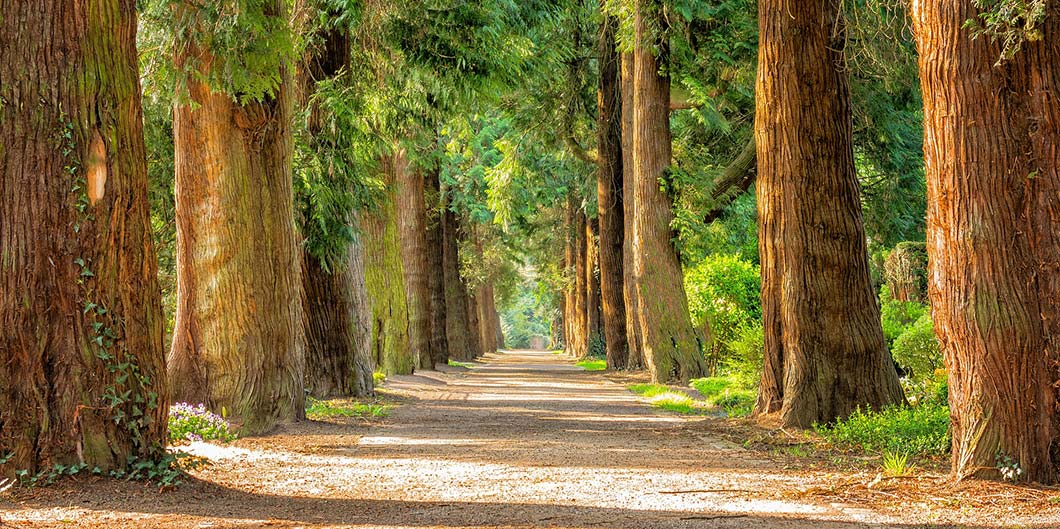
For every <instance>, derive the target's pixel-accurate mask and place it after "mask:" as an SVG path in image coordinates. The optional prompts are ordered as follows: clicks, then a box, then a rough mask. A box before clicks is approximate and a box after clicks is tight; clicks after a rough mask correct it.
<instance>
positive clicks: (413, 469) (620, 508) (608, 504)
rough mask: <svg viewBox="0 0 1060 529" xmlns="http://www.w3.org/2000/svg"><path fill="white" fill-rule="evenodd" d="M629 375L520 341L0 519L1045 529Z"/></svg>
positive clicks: (37, 498)
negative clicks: (357, 410) (360, 402)
mask: <svg viewBox="0 0 1060 529" xmlns="http://www.w3.org/2000/svg"><path fill="white" fill-rule="evenodd" d="M634 379H637V375H628V374H621V375H615V374H605V373H591V372H586V371H583V370H582V369H581V368H578V367H575V366H574V365H572V361H571V360H570V359H569V358H566V357H564V356H560V355H554V354H550V353H546V352H532V351H514V352H505V353H498V354H495V355H489V356H487V357H484V358H483V359H481V360H480V361H479V362H478V363H476V364H475V365H474V367H473V368H471V369H460V368H450V367H444V368H442V371H429V372H423V373H419V374H416V375H411V376H398V377H392V378H391V379H389V380H388V381H387V383H386V385H385V390H384V391H385V394H386V395H387V398H388V399H389V400H391V401H393V402H395V403H396V405H395V407H394V409H393V410H392V413H391V415H390V416H389V417H388V418H386V419H384V420H375V421H371V422H369V421H363V420H347V421H345V422H342V423H329V422H316V421H306V422H303V423H299V424H296V425H292V426H288V427H286V428H284V429H283V430H281V431H279V432H276V433H274V434H272V435H269V436H266V437H256V438H245V439H240V440H238V441H235V442H232V443H229V444H226V445H218V444H210V443H193V444H191V445H187V446H183V447H181V449H183V450H185V451H187V452H190V453H192V454H195V455H198V456H203V457H206V458H208V459H209V460H210V461H211V464H210V465H208V466H206V467H203V468H201V469H198V470H195V471H193V472H192V474H193V479H191V480H190V481H189V482H186V483H184V484H183V485H181V486H180V487H178V488H176V489H175V490H171V491H167V492H159V489H158V487H157V486H151V485H149V484H144V483H135V482H128V481H121V480H112V479H102V478H91V477H75V478H72V479H70V480H67V481H64V482H62V483H60V484H58V485H55V486H51V487H43V488H35V489H16V490H15V491H14V493H13V495H12V494H11V493H9V495H7V496H0V526H4V527H18V528H25V527H33V528H58V527H63V528H69V527H76V528H87V527H101V528H103V527H105V528H136V529H149V528H229V527H232V528H247V527H269V528H303V527H304V528H310V527H312V528H323V527H327V528H335V527H378V528H436V527H437V528H458V527H474V528H482V527H504V528H517V527H520V528H521V527H557V528H613V529H650V528H663V527H689V528H692V527H696V528H706V527H709V528H753V527H762V528H806V529H809V528H823V529H842V528H855V527H879V528H883V527H895V528H943V527H953V528H956V527H960V528H980V527H982V528H985V527H1060V507H1058V506H1057V504H1058V503H1060V491H1058V490H1055V489H1044V488H1028V487H1010V486H1005V485H999V484H994V483H982V482H972V483H962V484H959V485H955V484H952V483H950V482H949V481H948V480H947V479H946V478H945V477H944V476H943V475H938V474H936V473H920V474H915V475H914V476H913V477H909V478H901V479H883V478H881V477H879V476H878V475H877V473H876V471H875V468H877V466H874V465H873V464H872V463H871V462H869V463H866V464H863V465H860V466H859V465H856V464H855V465H853V466H851V467H850V468H844V464H839V463H836V461H835V460H831V461H826V460H824V459H822V458H821V457H817V458H815V457H812V456H806V455H804V454H801V453H796V452H798V450H792V449H777V448H776V447H773V448H770V447H769V446H770V444H769V443H763V442H761V440H762V438H763V437H772V438H775V439H777V446H785V445H791V446H796V447H797V446H801V445H802V444H804V443H805V441H804V440H802V439H801V438H799V437H798V436H797V435H793V434H788V433H786V432H783V431H779V430H778V431H773V430H768V429H763V428H761V427H759V426H755V425H753V424H751V423H749V422H746V421H745V422H739V421H731V420H725V419H719V418H710V417H686V416H678V415H674V414H672V413H669V412H665V411H662V410H657V409H654V408H652V407H650V406H649V405H648V404H647V403H646V402H644V401H643V400H642V399H640V398H638V397H636V396H635V395H633V394H632V393H630V392H629V391H627V390H626V389H625V387H624V384H626V383H628V382H629V381H631V380H634ZM752 437H754V438H755V439H756V440H755V441H754V442H747V443H741V442H739V441H740V439H751V438H752ZM789 439H796V441H790V440H789ZM734 441H736V442H734ZM744 444H746V445H747V446H748V448H745V447H744ZM808 451H809V450H808Z"/></svg>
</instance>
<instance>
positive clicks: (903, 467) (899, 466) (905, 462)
mask: <svg viewBox="0 0 1060 529" xmlns="http://www.w3.org/2000/svg"><path fill="white" fill-rule="evenodd" d="M882 470H883V473H884V474H885V475H887V476H891V477H901V476H908V475H910V474H912V473H913V470H914V466H913V465H912V464H911V463H910V462H909V454H903V453H901V452H887V453H886V454H883V466H882Z"/></svg>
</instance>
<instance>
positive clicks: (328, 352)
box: [302, 239, 375, 398]
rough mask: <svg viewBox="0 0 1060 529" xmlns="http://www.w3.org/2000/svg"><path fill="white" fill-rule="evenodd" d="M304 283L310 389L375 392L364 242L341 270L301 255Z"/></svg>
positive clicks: (321, 393) (318, 393)
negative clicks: (322, 264) (328, 267)
mask: <svg viewBox="0 0 1060 529" xmlns="http://www.w3.org/2000/svg"><path fill="white" fill-rule="evenodd" d="M302 257H303V259H302V274H303V277H304V281H303V285H304V286H305V329H306V376H305V378H306V389H307V390H308V391H309V393H310V394H311V395H313V396H314V397H317V398H327V397H336V396H355V397H360V396H365V395H371V394H372V393H373V391H374V388H373V381H372V372H373V371H374V370H375V359H374V358H373V356H372V325H371V321H372V315H371V310H370V307H371V303H370V302H369V301H368V294H367V290H366V288H365V282H364V246H363V245H362V243H361V241H360V240H359V239H358V240H357V241H354V242H353V243H351V244H350V246H349V254H348V257H347V259H346V262H345V263H343V266H342V268H338V269H333V270H324V269H323V268H321V266H320V262H319V261H317V260H316V259H315V258H313V256H311V255H310V254H309V252H303V253H302Z"/></svg>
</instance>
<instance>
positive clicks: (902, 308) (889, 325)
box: [880, 286, 930, 350]
mask: <svg viewBox="0 0 1060 529" xmlns="http://www.w3.org/2000/svg"><path fill="white" fill-rule="evenodd" d="M925 314H928V308H927V306H925V305H923V304H920V303H917V302H915V301H898V300H896V299H894V298H893V297H891V291H890V290H889V289H888V288H887V287H886V286H884V287H882V288H880V317H881V318H882V324H883V338H884V341H885V342H887V347H888V348H891V349H892V350H893V347H894V341H895V340H896V339H898V337H899V336H901V335H902V333H904V332H906V330H907V329H909V328H910V327H912V325H913V324H914V323H915V322H916V321H917V320H919V319H920V317H921V316H924V315H925ZM929 317H930V316H929Z"/></svg>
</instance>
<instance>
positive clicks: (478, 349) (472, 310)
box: [466, 288, 486, 358]
mask: <svg viewBox="0 0 1060 529" xmlns="http://www.w3.org/2000/svg"><path fill="white" fill-rule="evenodd" d="M478 296H479V292H478V291H477V290H475V289H472V288H468V289H467V298H466V299H467V324H468V328H469V329H470V331H471V332H470V333H469V334H468V342H470V343H471V351H473V353H474V354H473V356H472V358H478V357H480V356H482V354H483V353H485V352H486V349H485V344H483V342H482V335H483V332H482V324H483V322H482V319H481V318H480V317H479V314H481V312H480V310H479V302H478Z"/></svg>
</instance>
